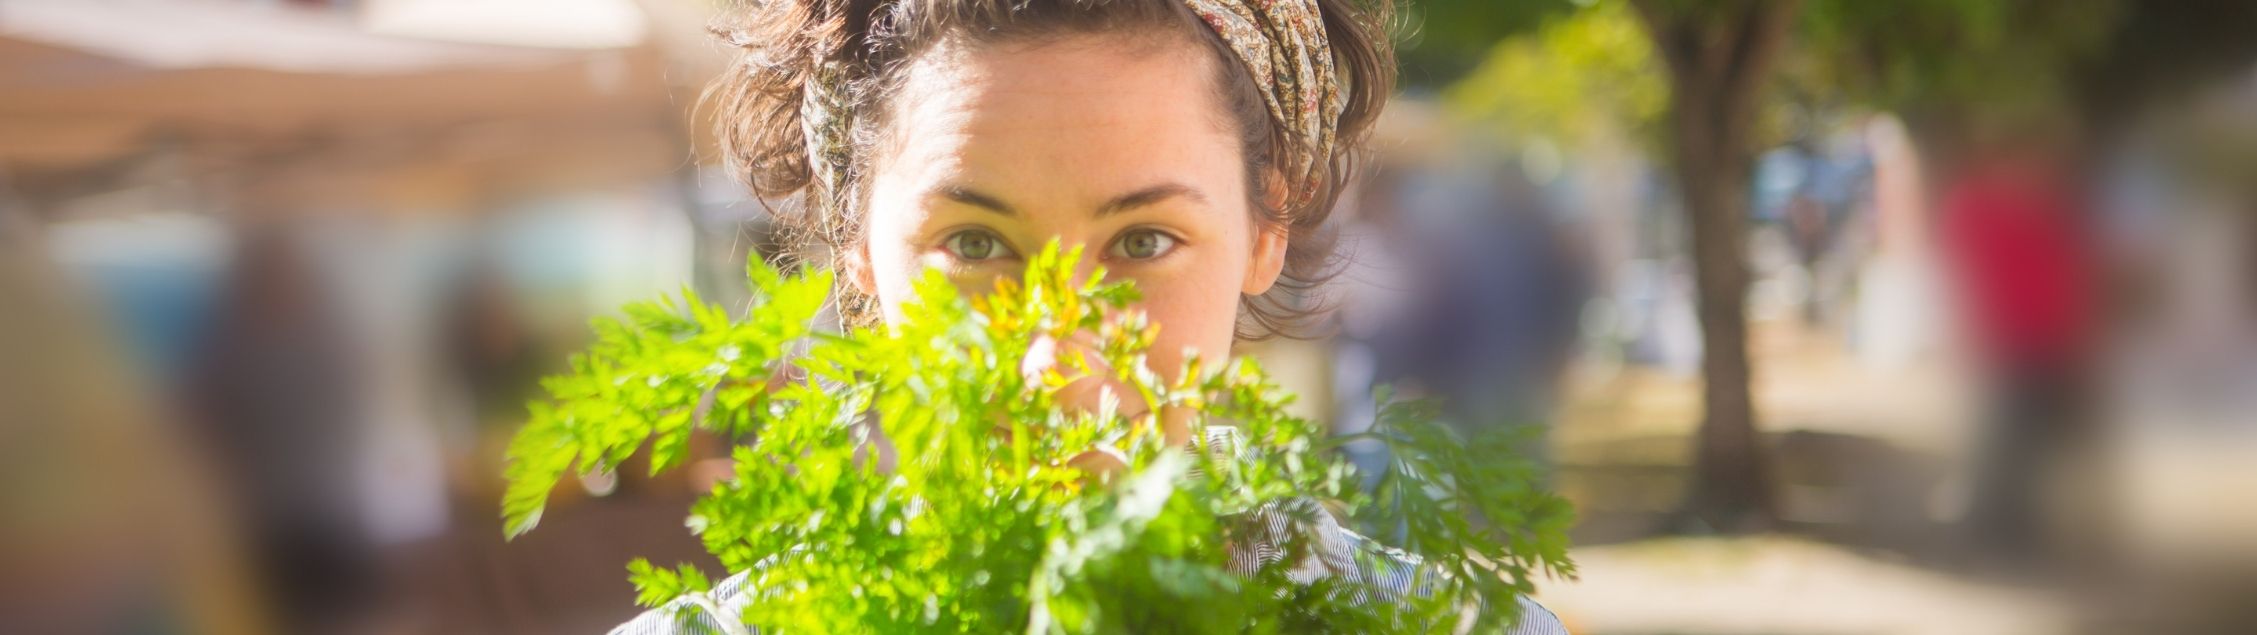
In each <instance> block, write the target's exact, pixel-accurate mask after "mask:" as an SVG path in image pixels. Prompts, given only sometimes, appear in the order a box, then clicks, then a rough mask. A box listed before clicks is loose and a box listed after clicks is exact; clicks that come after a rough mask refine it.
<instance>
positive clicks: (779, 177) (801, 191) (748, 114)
mask: <svg viewBox="0 0 2257 635" xmlns="http://www.w3.org/2000/svg"><path fill="white" fill-rule="evenodd" d="M1388 2H1389V0H1316V4H1317V6H1318V10H1319V11H1320V12H1321V14H1322V18H1323V21H1324V28H1325V37H1326V39H1327V40H1328V42H1327V45H1328V46H1329V47H1330V48H1331V53H1332V57H1333V59H1334V60H1335V66H1334V67H1335V68H1336V69H1337V72H1338V73H1339V75H1340V77H1339V78H1338V79H1339V84H1340V94H1341V99H1342V101H1343V102H1344V106H1343V108H1342V111H1341V113H1340V115H1339V118H1338V119H1337V121H1335V122H1333V125H1334V130H1335V131H1336V135H1335V138H1336V139H1338V140H1339V141H1338V142H1337V143H1336V144H1335V145H1334V147H1333V149H1332V150H1331V152H1330V155H1329V156H1322V157H1316V158H1315V161H1314V163H1316V164H1317V165H1315V166H1314V167H1313V168H1312V170H1313V172H1314V173H1315V174H1314V176H1313V178H1312V179H1311V183H1312V184H1313V187H1314V188H1315V189H1316V190H1317V191H1315V192H1303V193H1298V194H1302V195H1299V196H1294V197H1290V198H1293V199H1295V200H1296V202H1295V203H1289V204H1288V205H1287V206H1285V207H1282V208H1279V207H1275V206H1273V205H1271V204H1270V203H1268V202H1266V201H1265V200H1264V199H1265V198H1266V197H1264V196H1262V193H1263V192H1265V191H1268V189H1269V188H1268V187H1266V186H1269V185H1271V184H1270V183H1268V180H1270V179H1274V178H1277V177H1276V176H1275V174H1274V172H1275V171H1274V170H1273V169H1272V168H1273V166H1275V165H1277V162H1278V161H1279V159H1280V158H1281V157H1287V156H1296V155H1292V154H1289V153H1293V152H1301V151H1306V146H1305V145H1302V144H1303V143H1304V142H1303V141H1302V140H1301V139H1299V138H1297V137H1296V135H1293V134H1290V133H1289V132H1288V131H1287V130H1285V129H1284V127H1283V126H1281V125H1279V124H1278V123H1277V122H1275V121H1273V120H1272V117H1271V115H1270V113H1269V110H1268V108H1267V107H1266V106H1265V104H1264V101H1263V96H1262V94H1261V93H1260V92H1259V90H1260V89H1259V88H1257V86H1256V84H1255V82H1254V80H1253V78H1251V77H1250V76H1249V73H1248V71H1247V69H1246V66H1245V65H1244V64H1242V63H1240V62H1239V61H1238V58H1237V57H1236V54H1234V53H1233V52H1232V50H1231V49H1230V48H1229V46H1228V45H1227V44H1226V43H1225V42H1224V41H1223V39H1222V38H1221V37H1219V36H1218V35H1217V34H1216V33H1215V32H1214V30H1213V29H1211V28H1208V27H1207V26H1206V24H1205V23H1203V22H1202V21H1200V19H1199V18H1198V17H1197V16H1196V15H1194V13H1193V12H1192V11H1191V10H1190V9H1189V8H1188V7H1186V6H1185V4H1184V1H1183V0H750V1H749V2H746V3H744V4H742V5H740V6H739V7H737V8H736V9H735V10H732V11H729V12H728V13H727V14H726V16H725V17H724V18H723V20H722V21H721V22H719V23H717V24H716V25H715V27H714V29H713V30H714V33H715V34H716V35H717V36H719V37H720V38H721V39H722V40H723V41H725V42H727V43H729V44H730V45H733V46H735V47H737V48H739V49H741V50H740V51H739V54H738V58H737V61H736V62H735V64H734V65H733V66H732V68H731V69H730V70H729V71H728V72H727V73H725V74H724V75H723V76H722V77H720V78H719V79H717V80H715V81H714V83H713V84H712V85H711V86H710V87H709V88H708V89H707V92H706V95H705V105H706V106H707V107H709V108H711V109H712V110H711V112H710V115H711V116H712V117H713V118H714V122H715V124H714V125H715V128H716V133H717V140H718V144H719V148H720V151H721V154H722V158H723V159H724V160H725V161H726V162H727V164H728V167H729V169H730V170H731V172H732V173H734V174H735V175H736V176H737V178H739V179H741V180H742V181H743V182H744V183H745V184H746V185H747V186H748V187H750V188H751V190H752V192H753V193H754V194H755V195H756V196H757V197H758V198H759V199H760V200H761V201H763V202H764V204H768V205H769V211H770V213H771V214H772V215H774V216H775V217H776V219H777V222H778V223H779V224H780V225H781V227H782V228H783V229H784V230H785V231H786V232H787V233H788V234H789V236H790V237H791V239H790V244H792V246H793V247H792V256H793V257H794V258H796V259H798V260H801V261H804V262H813V263H816V264H820V265H826V266H846V265H852V264H853V263H851V262H848V261H847V260H845V259H841V258H838V257H837V255H838V254H841V253H849V251H850V249H851V247H852V246H854V245H856V244H858V242H859V241H860V240H862V239H863V231H862V220H863V219H862V217H863V216H864V215H865V211H864V208H865V207H866V202H867V187H865V185H866V184H865V183H864V182H863V181H864V179H863V178H862V175H864V174H867V173H868V167H869V166H870V165H871V164H872V160H871V159H872V155H874V154H875V153H876V152H875V148H877V147H878V141H879V139H880V137H881V135H882V133H883V131H884V130H885V127H886V122H885V121H883V115H884V114H885V113H886V112H887V111H888V109H887V108H884V107H883V106H885V105H886V104H888V103H890V100H891V99H892V98H893V97H894V95H895V94H896V93H897V92H898V90H899V86H900V83H901V80H902V77H903V76H904V75H905V73H904V70H905V69H906V68H907V67H908V66H909V63H908V62H909V61H911V60H912V59H914V58H915V57H916V56H917V55H918V54H920V53H922V52H924V51H926V50H929V49H931V48H932V47H933V46H935V45H936V44H938V43H941V42H943V41H948V40H950V39H960V40H961V41H967V42H979V43H993V42H1003V41H1026V40H1037V39H1041V38H1046V37H1058V36H1070V35H1087V34H1109V35H1110V34H1118V35H1131V36H1139V35H1141V36H1151V37H1181V36H1186V35H1188V36H1190V37H1191V38H1193V39H1194V41H1197V42H1200V43H1202V44H1203V45H1204V46H1205V48H1207V49H1208V50H1209V51H1210V52H1211V53H1212V54H1214V55H1217V56H1219V57H1218V58H1217V59H1218V60H1219V61H1220V62H1222V63H1220V64H1217V65H1216V67H1217V68H1218V69H1219V70H1220V72H1219V73H1218V76H1217V77H1216V78H1215V80H1216V83H1215V86H1216V89H1217V91H1218V94H1219V96H1220V97H1221V102H1222V103H1223V104H1224V106H1225V109H1226V110H1227V111H1228V113H1227V114H1228V115H1229V116H1230V118H1231V120H1232V121H1234V122H1235V123H1236V125H1237V129H1238V130H1239V132H1240V135H1239V136H1240V149H1241V152H1242V156H1243V157H1245V165H1246V170H1245V174H1246V179H1247V185H1248V187H1247V192H1248V193H1249V198H1250V199H1251V200H1250V206H1251V208H1252V209H1254V210H1256V214H1257V215H1258V216H1260V220H1261V221H1262V222H1264V223H1266V224H1268V225H1269V226H1271V227H1273V228H1279V229H1282V230H1284V231H1285V232H1286V236H1287V250H1286V255H1285V263H1284V265H1285V266H1284V270H1283V274H1282V275H1281V276H1280V278H1279V280H1278V283H1277V285H1276V286H1275V287H1274V288H1273V289H1272V290H1271V291H1270V292H1268V293H1265V294H1262V295H1260V296H1247V297H1244V298H1242V299H1241V302H1240V307H1241V319H1240V324H1241V325H1242V326H1241V327H1240V329H1239V331H1240V333H1239V336H1240V337H1241V338H1246V339H1259V338H1263V337H1268V336H1271V335H1280V334H1283V335H1295V334H1298V333H1297V327H1299V326H1302V325H1304V324H1306V323H1307V322H1308V321H1309V318H1311V317H1312V316H1313V315H1315V314H1316V313H1317V312H1318V310H1319V307H1317V306H1314V303H1312V302H1310V301H1309V299H1310V298H1309V295H1310V294H1309V293H1308V292H1309V291H1310V290H1312V289H1313V288H1314V287H1316V286H1317V285H1319V284H1321V283H1322V282H1323V281H1324V280H1326V279H1327V278H1329V277H1330V276H1331V275H1332V274H1333V273H1334V272H1335V270H1336V269H1337V268H1336V267H1335V266H1334V258H1333V249H1332V240H1331V237H1330V236H1329V235H1327V234H1326V232H1325V231H1324V227H1325V225H1324V221H1325V218H1326V217H1327V216H1328V215H1329V214H1330V213H1331V210H1332V209H1333V207H1334V204H1335V202H1336V201H1337V200H1338V199H1339V198H1340V192H1341V190H1342V188H1343V187H1345V185H1346V184H1347V182H1348V181H1349V180H1350V178H1351V177H1352V176H1353V175H1354V174H1355V170H1356V169H1357V166H1358V164H1359V163H1360V162H1361V159H1362V157H1363V154H1364V149H1363V147H1362V146H1363V141H1364V139H1365V137H1366V136H1367V133H1368V132H1369V131H1370V128H1371V126H1372V123H1373V120H1374V119H1376V118H1377V117H1378V115H1379V111H1380V109H1381V108H1382V107H1384V106H1385V104H1386V101H1387V98H1388V95H1389V94H1390V93H1391V92H1392V91H1393V89H1394V70H1395V61H1394V51H1393V47H1392V45H1391V43H1390V41H1389V37H1388V33H1389V32H1390V30H1389V28H1388V26H1389V20H1390V18H1391V16H1392V12H1391V7H1390V6H1389V4H1388ZM818 74H836V75H839V76H832V77H824V78H822V80H821V81H818V80H817V79H816V77H817V75H818ZM833 87H837V88H833ZM810 90H822V91H825V92H823V93H820V94H816V95H810V94H809V93H808V91H810ZM810 97H815V98H817V99H821V100H827V101H829V102H832V103H833V104H834V105H835V106H837V107H838V108H839V109H840V110H841V111H843V112H850V113H853V115H852V116H853V117H854V119H853V120H852V121H851V122H845V123H844V124H843V125H847V126H849V130H850V132H849V133H848V138H849V139H850V143H849V147H850V148H851V150H850V151H849V154H851V155H852V156H849V157H845V161H844V163H845V164H846V165H845V166H844V167H845V169H844V170H843V174H842V175H841V177H840V178H841V179H842V180H843V182H842V183H838V184H836V187H837V189H838V190H840V191H837V192H821V191H820V190H824V189H828V187H829V186H828V185H826V184H821V183H815V182H814V181H815V179H816V176H817V171H816V170H814V169H811V166H810V164H809V161H810V158H809V151H810V148H809V145H810V140H809V135H810V133H811V130H810V128H809V126H810V125H816V126H822V125H832V124H833V123H835V122H828V121H815V122H810V121H807V120H805V118H804V116H803V109H802V104H803V103H804V102H805V101H806V100H807V99H809V98H810ZM824 195H830V196H836V197H837V198H836V204H828V205H826V204H822V203H824V202H825V201H821V200H817V199H816V197H819V196H824ZM827 209H838V210H847V211H846V212H825V211H823V210H827ZM848 277H849V276H840V278H841V279H842V280H844V279H847V278H848ZM838 295H839V297H840V307H841V312H842V314H843V315H844V316H846V317H847V318H848V319H849V320H850V321H855V322H866V321H868V320H869V319H870V318H871V316H872V315H873V312H871V311H870V302H869V299H868V298H866V297H862V296H861V295H860V294H859V293H857V292H856V291H855V290H854V289H853V288H852V287H851V285H842V287H841V288H840V290H839V293H838Z"/></svg>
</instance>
